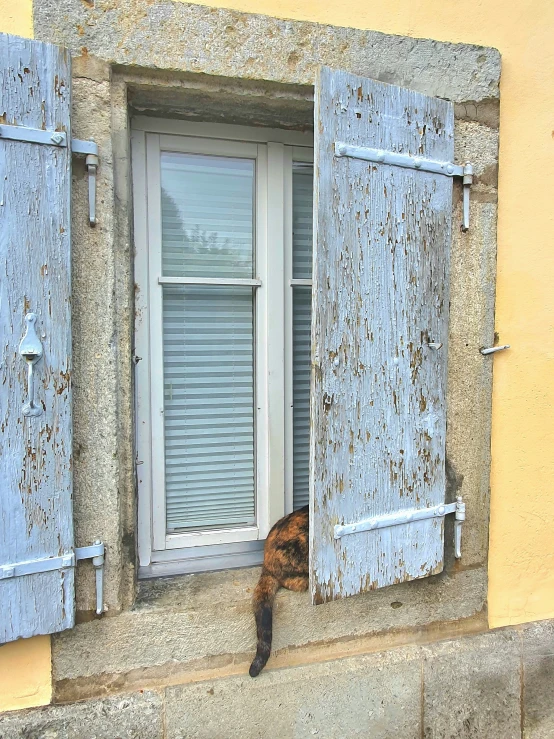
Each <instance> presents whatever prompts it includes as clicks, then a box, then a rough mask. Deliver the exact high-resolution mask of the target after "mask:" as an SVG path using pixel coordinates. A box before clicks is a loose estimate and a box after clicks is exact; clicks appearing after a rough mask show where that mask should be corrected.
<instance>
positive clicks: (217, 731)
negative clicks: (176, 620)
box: [166, 648, 421, 739]
mask: <svg viewBox="0 0 554 739" xmlns="http://www.w3.org/2000/svg"><path fill="white" fill-rule="evenodd" d="M417 655H418V650H417V649H414V648H407V649H398V650H391V651H390V652H387V653H383V654H374V655H369V656H363V657H356V658H352V659H345V660H336V661H333V662H327V663H317V664H312V665H306V666H303V667H296V668H290V669H283V670H276V671H267V672H262V673H261V675H260V676H259V677H258V678H256V679H255V680H252V678H250V677H248V676H245V677H242V676H241V677H232V678H228V679H225V680H218V681H213V682H202V683H196V684H191V685H183V686H178V687H171V688H167V690H166V731H167V734H166V736H167V739H234V738H235V737H240V739H262V738H263V739H266V737H269V736H272V737H279V739H313V737H317V739H345V738H346V737H348V738H350V737H379V739H419V737H420V736H421V725H420V709H421V705H420V699H421V670H420V664H419V660H418V658H417Z"/></svg>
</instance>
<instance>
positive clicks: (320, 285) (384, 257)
mask: <svg viewBox="0 0 554 739" xmlns="http://www.w3.org/2000/svg"><path fill="white" fill-rule="evenodd" d="M316 120H319V123H320V125H319V126H316V130H318V131H319V134H318V135H317V136H316V152H315V168H316V177H315V181H316V190H315V200H314V209H315V210H314V218H315V220H316V236H315V244H316V248H315V249H314V289H313V314H312V315H313V316H314V319H313V320H314V323H313V326H312V331H313V336H312V344H313V357H314V359H313V364H314V369H315V371H314V373H313V385H312V408H313V419H312V443H311V464H310V467H311V471H312V479H311V506H312V509H311V516H312V527H311V590H312V598H313V600H314V602H325V601H328V600H334V599H336V598H341V597H344V596H347V595H353V594H355V593H359V592H362V591H365V590H372V589H375V588H378V587H384V586H386V585H390V584H392V583H399V582H403V581H406V580H411V579H414V578H419V577H425V576H427V575H429V574H433V573H436V572H440V571H441V570H442V561H443V529H444V526H443V521H442V520H440V521H439V520H430V519H427V520H424V521H417V522H412V523H409V524H405V525H401V526H395V527H394V528H386V529H381V530H378V531H367V532H361V533H357V534H356V535H353V536H350V537H345V538H344V540H342V539H341V540H338V541H337V540H335V539H334V537H333V528H334V525H335V524H337V523H338V524H344V523H355V522H356V521H359V520H362V519H365V518H368V517H373V516H376V515H383V514H387V513H394V512H398V511H400V510H403V509H410V508H416V507H418V508H421V507H428V506H434V505H438V504H440V503H442V502H444V496H445V467H444V460H445V436H446V358H447V340H448V310H447V309H446V308H445V306H448V267H449V250H450V237H451V213H452V180H451V178H449V177H445V176H442V175H437V174H431V173H428V172H417V171H411V170H406V169H402V168H400V167H395V166H389V165H379V166H374V165H370V166H368V163H367V162H365V161H362V160H356V159H347V158H342V157H341V158H337V157H334V156H333V152H334V143H335V141H343V142H346V143H348V144H350V145H355V146H368V147H373V148H379V149H386V150H391V151H397V152H402V153H405V154H409V155H414V154H420V155H422V156H424V157H427V158H430V159H438V160H444V161H452V160H453V155H454V151H453V149H454V141H453V131H454V116H453V107H452V105H451V104H450V103H447V102H445V101H443V100H436V99H433V98H428V97H425V96H423V95H421V94H418V93H414V92H413V91H409V90H405V89H402V88H398V87H394V86H391V85H383V84H381V83H378V82H375V81H373V80H368V79H364V78H361V77H355V76H353V75H350V74H347V73H344V72H334V71H331V70H329V69H323V70H322V72H321V76H320V78H319V81H318V85H317V88H316ZM362 214H363V215H362ZM369 332H370V335H371V340H369V341H368V333H369ZM430 341H434V342H442V343H443V346H444V349H443V350H441V351H432V350H430V349H429V347H428V346H427V344H428V343H429V342H430ZM317 357H325V358H327V357H338V359H339V360H340V361H339V363H338V366H337V364H336V362H332V361H329V362H328V361H320V362H318V361H317V359H316V358H317ZM331 448H332V449H333V452H330V451H329V450H330V449H331ZM338 481H340V484H338Z"/></svg>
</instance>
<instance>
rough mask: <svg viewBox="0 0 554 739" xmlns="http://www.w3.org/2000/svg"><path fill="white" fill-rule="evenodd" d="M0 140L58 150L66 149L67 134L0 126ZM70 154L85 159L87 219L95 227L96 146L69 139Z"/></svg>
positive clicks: (39, 129) (89, 142) (91, 143)
mask: <svg viewBox="0 0 554 739" xmlns="http://www.w3.org/2000/svg"><path fill="white" fill-rule="evenodd" d="M0 138H2V139H7V140H10V141H22V142H24V143H26V144H42V145H45V146H55V147H56V148H58V149H64V148H67V134H66V133H65V131H52V130H49V131H45V130H43V129H42V128H31V127H30V126H12V125H8V124H6V123H2V124H0ZM71 153H72V154H82V155H84V156H85V157H86V159H85V166H86V168H87V172H88V211H89V214H88V218H89V223H90V225H91V226H95V225H96V172H97V170H98V162H99V159H98V144H96V143H94V141H82V140H81V139H71Z"/></svg>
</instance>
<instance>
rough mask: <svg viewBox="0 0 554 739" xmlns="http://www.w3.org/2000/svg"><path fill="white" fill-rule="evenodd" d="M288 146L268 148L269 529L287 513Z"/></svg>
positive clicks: (267, 343)
mask: <svg viewBox="0 0 554 739" xmlns="http://www.w3.org/2000/svg"><path fill="white" fill-rule="evenodd" d="M284 172H285V147H284V146H283V144H278V143H268V145H267V254H266V269H267V273H266V300H267V312H266V322H265V342H266V346H265V349H266V358H267V378H268V383H267V411H268V425H267V430H268V435H267V462H268V471H267V480H268V485H267V488H266V489H267V512H268V517H267V530H264V528H263V524H262V521H261V520H260V527H261V531H260V535H261V536H262V537H263V536H265V535H266V534H267V533H268V530H269V527H270V526H271V524H273V523H274V522H275V521H276V520H278V519H279V518H280V517H281V516H283V514H284V512H285V501H284V495H283V491H284V488H285V441H284V437H285V416H284V393H285V359H284V356H285V295H284V287H283V286H284V268H285V264H284V261H285V260H284V249H283V243H284V237H285V224H284V179H285V174H284Z"/></svg>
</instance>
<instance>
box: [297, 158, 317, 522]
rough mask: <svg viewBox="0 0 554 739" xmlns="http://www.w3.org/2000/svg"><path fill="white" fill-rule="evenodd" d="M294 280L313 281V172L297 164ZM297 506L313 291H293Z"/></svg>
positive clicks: (306, 448)
mask: <svg viewBox="0 0 554 739" xmlns="http://www.w3.org/2000/svg"><path fill="white" fill-rule="evenodd" d="M292 185H293V196H292V198H293V214H292V228H293V239H292V270H293V271H292V276H293V280H295V279H302V280H306V279H311V276H312V234H313V170H312V167H311V165H310V166H307V165H302V164H295V165H294V167H293V174H292ZM292 291H293V294H292V337H293V338H292V342H293V355H292V391H293V414H292V418H293V461H292V463H293V505H294V508H295V509H296V508H300V507H301V506H304V505H307V504H308V494H309V487H308V482H309V452H310V354H311V349H310V345H311V300H312V290H311V287H309V286H305V285H294V284H293V287H292Z"/></svg>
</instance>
